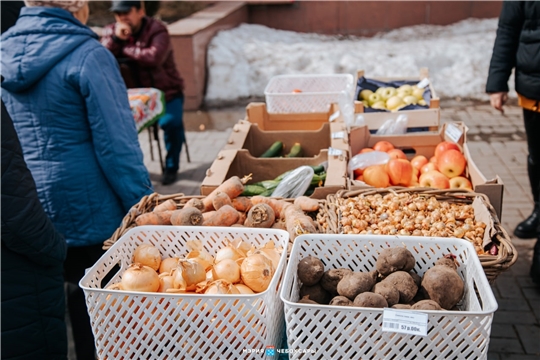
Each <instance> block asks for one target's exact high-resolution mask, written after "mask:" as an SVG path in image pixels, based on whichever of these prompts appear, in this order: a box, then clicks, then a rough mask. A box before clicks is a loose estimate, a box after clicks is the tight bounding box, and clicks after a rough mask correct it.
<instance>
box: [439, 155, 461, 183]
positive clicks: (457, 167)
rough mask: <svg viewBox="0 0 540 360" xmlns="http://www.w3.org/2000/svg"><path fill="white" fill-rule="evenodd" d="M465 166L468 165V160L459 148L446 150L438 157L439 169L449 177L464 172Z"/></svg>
mask: <svg viewBox="0 0 540 360" xmlns="http://www.w3.org/2000/svg"><path fill="white" fill-rule="evenodd" d="M465 166H467V160H465V156H463V154H462V153H461V152H460V151H459V150H454V149H450V150H446V151H445V152H443V153H442V154H440V155H439V156H438V157H437V167H438V168H439V171H440V172H441V173H443V174H444V175H446V176H447V177H448V178H453V177H456V176H459V175H461V174H463V170H465Z"/></svg>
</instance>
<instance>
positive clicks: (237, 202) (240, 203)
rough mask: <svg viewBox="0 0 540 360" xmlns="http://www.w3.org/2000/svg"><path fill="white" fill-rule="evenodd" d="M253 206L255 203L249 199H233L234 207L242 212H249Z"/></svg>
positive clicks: (240, 197)
mask: <svg viewBox="0 0 540 360" xmlns="http://www.w3.org/2000/svg"><path fill="white" fill-rule="evenodd" d="M252 206H253V203H252V202H251V200H250V199H249V198H248V197H245V196H239V197H237V198H235V199H232V207H233V208H235V209H236V210H238V211H240V212H248V211H249V209H251V207H252Z"/></svg>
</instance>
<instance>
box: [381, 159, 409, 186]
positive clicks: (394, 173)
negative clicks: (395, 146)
mask: <svg viewBox="0 0 540 360" xmlns="http://www.w3.org/2000/svg"><path fill="white" fill-rule="evenodd" d="M386 172H387V173H388V176H389V177H390V184H392V185H401V186H409V183H410V182H411V178H412V174H413V167H412V165H411V163H410V162H409V161H408V160H404V159H390V160H389V161H388V162H387V163H386Z"/></svg>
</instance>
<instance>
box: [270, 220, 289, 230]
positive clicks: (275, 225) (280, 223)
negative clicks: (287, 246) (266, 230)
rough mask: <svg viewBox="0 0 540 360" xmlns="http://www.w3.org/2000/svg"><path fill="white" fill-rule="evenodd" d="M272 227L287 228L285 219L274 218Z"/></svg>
mask: <svg viewBox="0 0 540 360" xmlns="http://www.w3.org/2000/svg"><path fill="white" fill-rule="evenodd" d="M272 229H279V230H287V227H286V226H285V221H281V220H276V222H275V223H274V225H272Z"/></svg>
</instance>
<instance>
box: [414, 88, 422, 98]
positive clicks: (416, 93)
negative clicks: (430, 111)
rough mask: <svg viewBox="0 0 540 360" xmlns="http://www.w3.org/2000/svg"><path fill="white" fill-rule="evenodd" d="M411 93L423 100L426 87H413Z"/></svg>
mask: <svg viewBox="0 0 540 360" xmlns="http://www.w3.org/2000/svg"><path fill="white" fill-rule="evenodd" d="M411 95H412V96H414V97H415V98H417V99H418V100H423V99H424V89H420V88H416V89H413V90H412V93H411Z"/></svg>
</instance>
